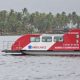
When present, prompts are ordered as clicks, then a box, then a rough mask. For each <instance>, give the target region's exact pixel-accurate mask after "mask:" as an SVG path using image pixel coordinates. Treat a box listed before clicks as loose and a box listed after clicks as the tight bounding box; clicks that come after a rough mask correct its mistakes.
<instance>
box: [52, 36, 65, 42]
mask: <svg viewBox="0 0 80 80" xmlns="http://www.w3.org/2000/svg"><path fill="white" fill-rule="evenodd" d="M57 38H58V40H57ZM53 40H54V42H63V41H64V38H63V36H54V39H53Z"/></svg>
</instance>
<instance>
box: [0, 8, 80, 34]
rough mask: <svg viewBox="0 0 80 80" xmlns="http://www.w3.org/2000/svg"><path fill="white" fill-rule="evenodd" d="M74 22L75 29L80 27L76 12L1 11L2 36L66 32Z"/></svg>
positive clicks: (79, 19) (79, 17)
mask: <svg viewBox="0 0 80 80" xmlns="http://www.w3.org/2000/svg"><path fill="white" fill-rule="evenodd" d="M70 22H72V23H73V25H75V26H74V27H75V28H79V27H80V16H79V15H77V14H76V12H72V13H69V14H66V13H65V12H62V13H61V14H60V13H57V14H56V15H54V14H52V13H51V12H50V13H39V12H34V13H29V12H28V10H27V9H26V8H24V9H22V12H16V11H14V10H13V9H11V10H10V11H6V10H2V11H0V35H18V34H27V33H53V32H55V30H58V29H59V30H62V29H63V30H65V29H69V28H73V27H69V26H68V24H69V23H70Z"/></svg>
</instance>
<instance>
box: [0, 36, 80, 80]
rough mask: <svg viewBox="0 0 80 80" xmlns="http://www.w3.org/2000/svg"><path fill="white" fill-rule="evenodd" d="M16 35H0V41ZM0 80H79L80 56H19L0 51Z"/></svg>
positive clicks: (0, 46) (12, 38) (11, 38)
mask: <svg viewBox="0 0 80 80" xmlns="http://www.w3.org/2000/svg"><path fill="white" fill-rule="evenodd" d="M18 37H19V36H5V37H3V36H1V37H0V39H1V40H0V43H1V42H2V41H8V40H11V41H13V40H15V39H17V38H18ZM1 49H3V47H2V45H0V50H1ZM0 80H80V57H59V56H58V57H55V56H27V55H22V56H21V55H10V54H9V55H8V54H7V55H6V53H5V54H4V52H0Z"/></svg>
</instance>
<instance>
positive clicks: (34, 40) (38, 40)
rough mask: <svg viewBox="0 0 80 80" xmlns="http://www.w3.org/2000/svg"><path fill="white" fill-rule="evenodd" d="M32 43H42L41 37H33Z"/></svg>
mask: <svg viewBox="0 0 80 80" xmlns="http://www.w3.org/2000/svg"><path fill="white" fill-rule="evenodd" d="M30 41H31V42H40V37H31V38H30Z"/></svg>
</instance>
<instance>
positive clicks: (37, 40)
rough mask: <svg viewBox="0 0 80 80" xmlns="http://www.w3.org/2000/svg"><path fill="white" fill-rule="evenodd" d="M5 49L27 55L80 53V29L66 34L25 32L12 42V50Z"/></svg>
mask: <svg viewBox="0 0 80 80" xmlns="http://www.w3.org/2000/svg"><path fill="white" fill-rule="evenodd" d="M3 51H5V52H21V53H22V54H27V55H42V54H43V55H80V53H79V51H80V29H71V30H69V31H68V32H65V33H64V34H25V35H22V36H21V37H19V38H18V39H17V40H16V41H15V42H14V43H13V44H12V46H11V50H3ZM76 52H78V53H76Z"/></svg>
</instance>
